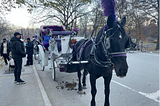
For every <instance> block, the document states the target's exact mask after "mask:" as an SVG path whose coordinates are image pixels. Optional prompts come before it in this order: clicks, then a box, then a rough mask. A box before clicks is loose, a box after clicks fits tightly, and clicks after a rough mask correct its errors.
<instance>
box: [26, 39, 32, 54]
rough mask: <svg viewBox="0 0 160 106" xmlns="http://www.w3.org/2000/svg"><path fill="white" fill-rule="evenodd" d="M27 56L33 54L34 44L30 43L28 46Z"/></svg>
mask: <svg viewBox="0 0 160 106" xmlns="http://www.w3.org/2000/svg"><path fill="white" fill-rule="evenodd" d="M26 54H33V43H32V42H30V41H29V42H27V44H26Z"/></svg>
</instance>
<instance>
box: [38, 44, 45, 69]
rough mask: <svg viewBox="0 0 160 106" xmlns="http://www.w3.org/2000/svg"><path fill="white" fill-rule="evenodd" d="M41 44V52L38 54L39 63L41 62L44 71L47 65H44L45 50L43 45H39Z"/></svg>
mask: <svg viewBox="0 0 160 106" xmlns="http://www.w3.org/2000/svg"><path fill="white" fill-rule="evenodd" d="M38 46H39V50H40V51H39V52H38V53H39V54H38V59H39V60H38V63H40V66H41V69H42V71H44V69H45V66H44V51H43V48H42V46H41V45H38Z"/></svg>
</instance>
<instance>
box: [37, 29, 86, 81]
mask: <svg viewBox="0 0 160 106" xmlns="http://www.w3.org/2000/svg"><path fill="white" fill-rule="evenodd" d="M43 28H44V27H43ZM52 35H56V36H52V37H51V38H50V40H49V46H48V50H47V49H46V48H45V45H42V44H39V45H38V48H39V56H38V57H39V60H38V61H39V63H40V65H41V69H42V71H44V70H45V66H48V64H49V61H48V60H50V62H51V69H52V78H53V80H55V79H56V70H55V68H59V70H60V71H61V72H65V69H64V66H65V65H66V64H67V63H68V60H69V57H70V56H71V53H72V47H70V41H71V40H73V39H74V40H76V41H79V40H81V39H84V37H77V36H75V35H74V31H52ZM41 36H42V35H41ZM78 63H79V62H75V61H74V62H72V64H78Z"/></svg>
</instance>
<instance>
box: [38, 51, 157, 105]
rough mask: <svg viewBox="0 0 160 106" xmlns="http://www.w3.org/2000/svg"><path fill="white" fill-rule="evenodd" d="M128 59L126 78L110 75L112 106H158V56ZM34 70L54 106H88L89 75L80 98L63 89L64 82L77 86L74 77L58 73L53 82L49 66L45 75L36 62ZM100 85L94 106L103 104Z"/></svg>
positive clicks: (132, 55)
mask: <svg viewBox="0 0 160 106" xmlns="http://www.w3.org/2000/svg"><path fill="white" fill-rule="evenodd" d="M127 56H128V57H127V61H128V65H129V72H128V74H127V77H125V78H123V79H121V78H118V77H117V76H116V75H115V73H114V72H113V78H112V82H111V87H110V89H111V93H110V104H111V106H158V105H159V103H160V101H159V54H156V53H140V52H135V53H128V54H127ZM35 67H36V69H37V71H38V73H39V75H40V78H41V81H42V83H43V85H44V88H45V90H46V92H47V95H48V97H49V99H50V102H51V103H52V105H53V106H90V100H91V94H90V89H91V88H90V83H89V75H88V76H87V87H88V88H87V89H86V90H84V94H82V95H79V94H78V93H77V90H68V89H67V88H63V86H64V83H65V82H66V81H67V82H77V75H76V73H72V74H68V73H63V72H59V70H58V69H57V70H56V72H57V73H56V75H57V79H56V81H53V79H52V77H51V74H52V73H51V72H52V70H51V69H49V66H48V67H46V69H45V71H41V70H40V65H39V64H37V61H35ZM63 82H64V83H63ZM103 83H104V82H103V78H99V79H98V80H97V90H98V91H97V95H96V103H97V106H103V104H104V84H103ZM58 86H60V87H58ZM76 88H77V87H76Z"/></svg>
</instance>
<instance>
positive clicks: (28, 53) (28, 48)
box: [24, 38, 33, 66]
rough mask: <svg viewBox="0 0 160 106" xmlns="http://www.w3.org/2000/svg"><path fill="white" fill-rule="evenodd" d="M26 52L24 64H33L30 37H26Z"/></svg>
mask: <svg viewBox="0 0 160 106" xmlns="http://www.w3.org/2000/svg"><path fill="white" fill-rule="evenodd" d="M26 54H27V55H28V56H27V63H26V65H24V66H29V65H33V43H32V42H31V41H30V38H27V44H26Z"/></svg>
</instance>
